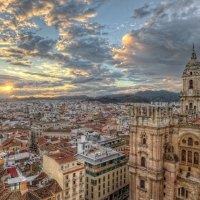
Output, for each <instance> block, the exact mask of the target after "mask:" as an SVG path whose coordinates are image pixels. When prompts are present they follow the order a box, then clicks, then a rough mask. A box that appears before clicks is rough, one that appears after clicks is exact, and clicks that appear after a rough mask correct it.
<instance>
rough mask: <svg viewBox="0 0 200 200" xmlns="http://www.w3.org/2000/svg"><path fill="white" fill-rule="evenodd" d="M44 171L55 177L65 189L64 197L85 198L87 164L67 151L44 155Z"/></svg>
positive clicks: (79, 199) (78, 199)
mask: <svg viewBox="0 0 200 200" xmlns="http://www.w3.org/2000/svg"><path fill="white" fill-rule="evenodd" d="M43 171H44V172H45V173H46V174H48V175H49V176H50V177H51V178H54V179H55V180H56V181H57V182H58V184H59V185H60V187H61V188H62V190H63V199H66V200H84V199H85V198H84V197H85V164H84V162H83V161H81V160H78V159H76V158H74V157H73V156H70V155H68V154H65V153H60V152H59V153H55V154H52V155H45V154H44V155H43Z"/></svg>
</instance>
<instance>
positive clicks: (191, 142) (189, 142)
mask: <svg viewBox="0 0 200 200" xmlns="http://www.w3.org/2000/svg"><path fill="white" fill-rule="evenodd" d="M188 145H189V146H193V139H192V138H188Z"/></svg>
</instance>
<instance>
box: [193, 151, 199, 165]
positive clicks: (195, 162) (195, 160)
mask: <svg viewBox="0 0 200 200" xmlns="http://www.w3.org/2000/svg"><path fill="white" fill-rule="evenodd" d="M194 164H195V165H198V164H199V153H197V152H194Z"/></svg>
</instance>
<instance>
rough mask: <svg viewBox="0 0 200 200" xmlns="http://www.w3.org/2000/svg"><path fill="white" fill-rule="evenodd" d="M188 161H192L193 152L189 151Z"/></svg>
mask: <svg viewBox="0 0 200 200" xmlns="http://www.w3.org/2000/svg"><path fill="white" fill-rule="evenodd" d="M188 163H192V152H191V151H188Z"/></svg>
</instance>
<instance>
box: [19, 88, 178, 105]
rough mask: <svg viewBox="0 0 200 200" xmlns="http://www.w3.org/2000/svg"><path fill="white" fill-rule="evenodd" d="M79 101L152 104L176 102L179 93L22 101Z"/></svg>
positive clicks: (167, 92) (142, 93)
mask: <svg viewBox="0 0 200 200" xmlns="http://www.w3.org/2000/svg"><path fill="white" fill-rule="evenodd" d="M37 99H40V100H81V101H100V102H102V103H130V102H133V103H150V102H151V101H154V102H174V101H175V102H176V101H179V93H175V92H169V91H166V90H160V91H151V90H146V91H139V92H136V93H134V94H110V95H105V96H98V97H94V98H93V97H88V96H86V95H80V96H58V97H52V98H45V97H44V98H34V97H29V98H24V99H23V100H37Z"/></svg>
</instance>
